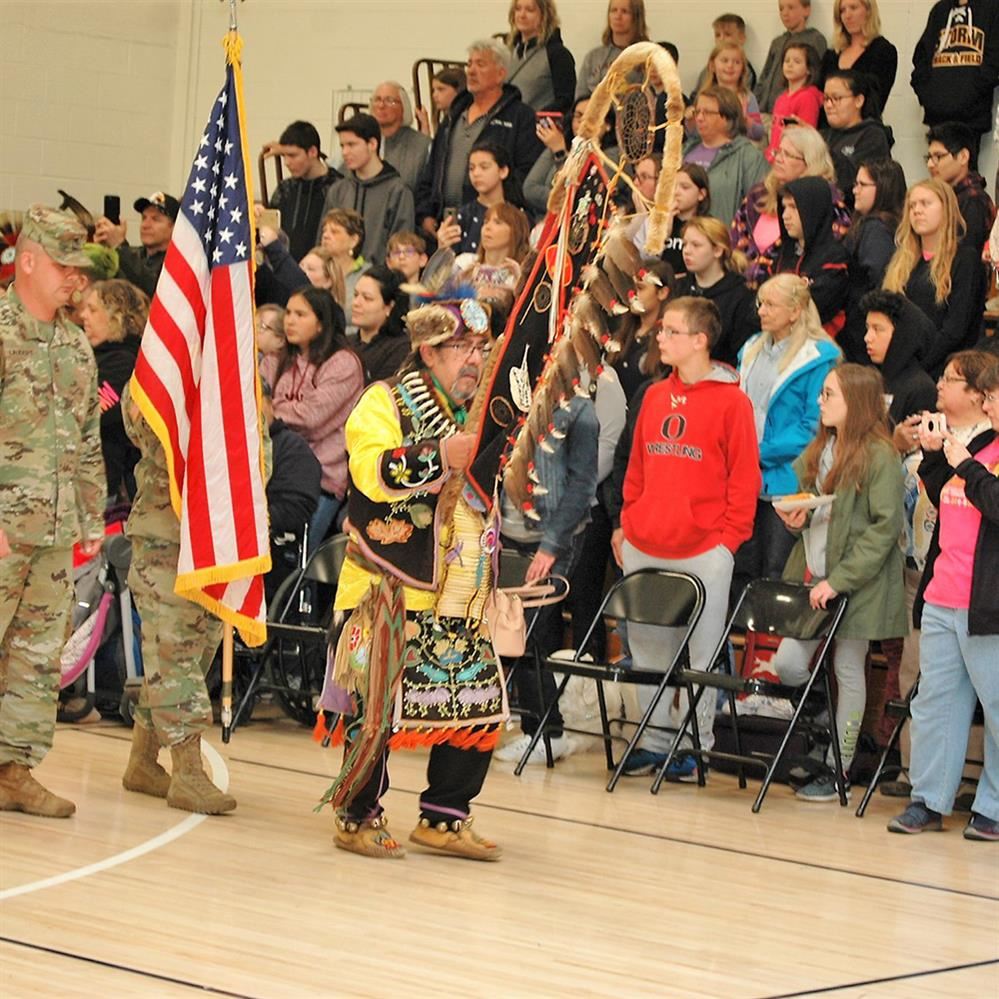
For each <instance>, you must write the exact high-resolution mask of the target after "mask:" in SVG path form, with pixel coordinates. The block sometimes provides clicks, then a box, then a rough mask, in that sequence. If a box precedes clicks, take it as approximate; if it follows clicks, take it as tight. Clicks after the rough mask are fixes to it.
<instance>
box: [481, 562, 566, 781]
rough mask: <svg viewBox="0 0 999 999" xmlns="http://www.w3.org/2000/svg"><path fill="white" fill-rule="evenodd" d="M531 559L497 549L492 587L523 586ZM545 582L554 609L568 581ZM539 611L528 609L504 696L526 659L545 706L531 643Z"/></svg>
mask: <svg viewBox="0 0 999 999" xmlns="http://www.w3.org/2000/svg"><path fill="white" fill-rule="evenodd" d="M533 557H534V556H533V555H528V554H526V553H524V552H519V551H517V550H516V549H514V548H503V549H501V550H500V559H499V573H498V578H497V581H496V585H497V586H501V587H514V586H523V585H524V580H525V579H526V578H527V569H528V567H529V566H530V564H531V560H532V559H533ZM548 582H550V583H551V584H552V586H554V587H555V588H556V592H555V594H554V597H555V598H556V600H555V603H554V604H553V605H549V606H554V607H555V608H558V606H559V604H560V603H561V602H562V601H563V600H565V598H566V596H567V595H568V593H569V582H568V580H566V579H564V578H563V577H562V576H551V577H550V578H549V580H548ZM542 609H543V608H540V609H538V610H536V611H532V610H529V611H527V612H526V616H527V617H528V622H527V636H526V638H527V647H526V651H525V653H524V655H523V656H521V657H520V658H519V659H516V660H514V661H513V662H512V663H510V664H509V665H508V666H505V669H506V686H507V693H508V694H509V693H510V691H511V690H512V689H513V685H514V684H513V681H514V678H515V677H516V675H517V673H518V672H519V671H520V670H522V669H524V668H525V664H524V660H525V659H529V660H530V664H531V667H532V668H533V670H534V680H535V683H536V684H537V690H538V693H539V696H540V698H541V703H542V705H543V706H547V705H545V701H544V696H545V694H544V688H543V687H542V683H541V661H542V658H543V657H542V656H541V651H540V649H539V648H538V643H537V641H536V640H535V636H534V626H535V625H536V624H537V621H538V617H539V616H540V613H541V610H542ZM557 612H558V611H557V610H556V611H555V613H557ZM510 707H511V710H512V711H515V712H517V713H520V714H523V713H524V709H523V708H522V707H521V706H520V705H518V704H511V705H510ZM543 738H544V743H545V759H546V762H547V764H548V766H549V767H554V766H555V757H554V756H553V754H552V740H551V735H550V734H549V733H548V732H547V731H545V732H544V733H543Z"/></svg>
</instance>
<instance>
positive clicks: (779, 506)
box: [770, 493, 836, 513]
mask: <svg viewBox="0 0 999 999" xmlns="http://www.w3.org/2000/svg"><path fill="white" fill-rule="evenodd" d="M835 498H836V497H835V496H834V495H833V494H832V493H824V494H823V495H821V496H816V495H815V493H791V495H790V496H775V497H774V498H773V499H772V500H771V501H770V502H771V503H773V505H774V509H776V510H783V511H784V513H790V512H791V511H792V510H817V509H818V508H819V507H820V506H828V505H829V504H830V503H832V501H833V500H834V499H835Z"/></svg>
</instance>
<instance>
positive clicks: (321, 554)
mask: <svg viewBox="0 0 999 999" xmlns="http://www.w3.org/2000/svg"><path fill="white" fill-rule="evenodd" d="M347 540H348V538H347V535H346V534H335V535H334V536H333V537H332V538H330V539H329V541H325V542H323V544H321V545H320V546H319V547H318V548H317V549H316V551H315V552H314V553H313V555H312V558H310V559H309V564H308V565H307V566H306V567H305V578H306V579H311V580H312V581H313V582H316V583H327V584H328V585H330V586H336V582H337V580H338V579H339V578H340V570H341V569H342V568H343V563H344V559H345V558H346V555H347Z"/></svg>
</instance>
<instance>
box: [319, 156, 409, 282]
mask: <svg viewBox="0 0 999 999" xmlns="http://www.w3.org/2000/svg"><path fill="white" fill-rule="evenodd" d="M333 208H352V209H353V210H354V211H355V212H358V213H359V214H360V215H361V217H362V218H363V219H364V243H363V245H362V247H361V256H363V257H364V258H365V259H366V260H370V261H372V262H373V263H381V262H382V261H383V260H384V259H385V250H386V248H387V246H388V241H389V236H391V235H392V234H393V233H396V232H405V231H411V230H412V229H413V228H414V226H415V225H416V216H415V213H414V210H413V192H412V191H410V189H409V188H408V187H407V186H406V185H405V184H404V183H403V181H402V178H401V177H400V176H399V171H398V170H396V168H395V167H394V166H391V165H390V164H388V163H383V164H382V169H381V171H380V172H379V173H377V174H376V175H375V176H374V177H372V178H371V179H370V180H361V179H359V178H358V176H357V175H356V174H355V173H353V172H350V171H348V172H347V174H346V175H345V176H344V177H342V178H341V179H340V180H338V181H337V182H336V183H335V184H334V185H333V186H332V187H331V188H330V189H329V190H328V191H327V192H326V201H325V203H324V205H323V215H324V216H325V214H326V213H327V212H328V211H330V210H331V209H333ZM321 238H322V225H320V231H319V232H317V233H316V242H317V243H318V242H319V241H320V240H321Z"/></svg>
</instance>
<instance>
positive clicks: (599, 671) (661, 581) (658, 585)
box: [514, 569, 705, 791]
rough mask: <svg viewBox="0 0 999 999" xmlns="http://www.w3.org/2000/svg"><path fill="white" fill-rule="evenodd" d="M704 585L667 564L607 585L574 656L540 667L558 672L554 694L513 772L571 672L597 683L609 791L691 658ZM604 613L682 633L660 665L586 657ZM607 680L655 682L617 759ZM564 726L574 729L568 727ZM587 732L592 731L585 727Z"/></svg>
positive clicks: (551, 658) (524, 758)
mask: <svg viewBox="0 0 999 999" xmlns="http://www.w3.org/2000/svg"><path fill="white" fill-rule="evenodd" d="M704 599H705V597H704V586H703V584H702V583H701V581H700V580H699V579H698V578H697V577H696V576H691V575H688V574H687V573H684V572H672V571H670V570H667V569H637V570H636V571H635V572H630V573H628V574H627V575H626V576H623V577H622V578H621V579H618V580H616V581H615V583H614V585H613V586H611V588H610V589H609V590H608V591H607V595H606V596H605V597H604V599H603V601H602V602H601V604H600V608H599V610H598V611H597V613H596V614H595V615H594V617H593V621H592V622H590V626H589V628H588V629H587V631H586V635H585V637H584V638H583V642H582V644H581V645H580V648H579V649H576V650H575V651H574V652H573V655H572V658H570V659H560V658H556V657H554V656H548V657H547V658H546V659H545V661H544V663H542V668H543V669H546V670H551V671H552V672H554V673H560V674H562V679H561V681H560V682H559V685H558V687H557V688H556V691H555V698H554V700H553V701H552V702H551V704H549V705H548V706H547V709H546V711H545V714H544V716H543V717H542V719H541V723H540V725H539V726H538V730H537V732H536V733H535V734H534V737H533V738H532V740H531V743H530V745H529V746H528V747H527V750H526V752H525V753H524V755H523V756H522V757H521V759H520V762H519V763H518V764H517V768H516V769H515V770H514V773H515V774H520V773H521V772H522V771H523V769H524V767H525V765H526V764H527V761H528V759H529V758H530V755H531V753H532V752H533V751H534V747H535V746H536V745H537V744H538V740H539V739H540V738H541V735H542V733H544V732H545V731H546V730H547V728H548V721H549V719H550V718H551V715H552V712H553V711H554V710H555V707H556V705H557V704H558V702H559V699H560V698H561V697H562V694H563V693H564V692H565V688H566V687H567V686H568V684H569V680H570V679H571V678H572V677H574V676H581V677H586V678H588V679H591V680H595V681H596V684H597V702H598V704H599V706H600V727H601V739H602V740H603V744H604V753H605V755H606V757H607V769H608V770H612V771H614V772H613V774H612V776H611V778H610V781H609V782H608V784H607V790H608V791H613V790H614V788H615V787H616V786H617V782H618V780H620V778H621V774H622V772H623V771H624V765H625V762H626V761H627V759H628V755H629V754H630V753H631V751H632V750H633V749H634V748H635V746H636V745H637V744H638V741H639V739H641V737H642V734H643V733H644V732H645V730H646V729H647V728H648V727H649V720H650V719H651V717H652V713H653V712H654V711H655V709H656V707H657V705H658V704H659V701H660V700H661V699H662V696H663V694H664V693H665V691H666V688H667V686H668V685H669V684H670V680H671V677H672V675H673V673H674V672H675V671H676V670H677V668H678V667H679V666H680V665H681V664H684V663H686V664H689V644H690V636H691V634H692V633H693V631H694V628H695V626H696V625H697V622H698V620H699V618H700V616H701V612H702V611H703V610H704ZM604 617H610V618H616V619H617V620H625V621H628V622H631V623H634V624H652V625H658V626H660V627H663V628H681V629H683V634H682V637H681V640H680V644H679V647H678V648H677V651H676V654H675V655H674V656H673V657H672V659H670V661H669V662H668V663H664V664H663V666H662V668H661V669H651V670H650V669H641V670H638V669H632V668H631V667H630V666H625V665H622V664H621V663H613V662H584V661H583V655H584V653H583V652H582V650H583V649H585V648H586V647H587V644H588V643H589V640H590V635H591V634H592V632H593V630H594V629H595V628H596V627H597V625H598V624H599V623H600V622H601V620H602V619H603V618H604ZM605 683H625V684H636V685H643V686H650V687H653V686H654V687H656V688H657V689H656V692H655V695H654V696H653V698H652V703H651V704H650V705H649V706H648V708H647V709H646V710H645V713H644V714H643V715H642V718H641V720H640V721H639V722H637V723H635V722H629V723H626V724H631V725H634V726H635V732H634V734H633V735H632V737H631V739H630V740H629V741H628V746H627V749H625V751H624V754H623V755H622V756H621V759H620V760H619V761H618V762H615V761H614V753H613V740H614V739H615V738H620V736H617V737H616V736H614V735H612V733H611V730H610V719H609V718H608V715H607V698H606V696H605V693H604V687H603V685H604V684H605ZM567 731H578V730H576V729H567ZM585 734H587V735H594V734H596V733H591V732H587V733H585Z"/></svg>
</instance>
